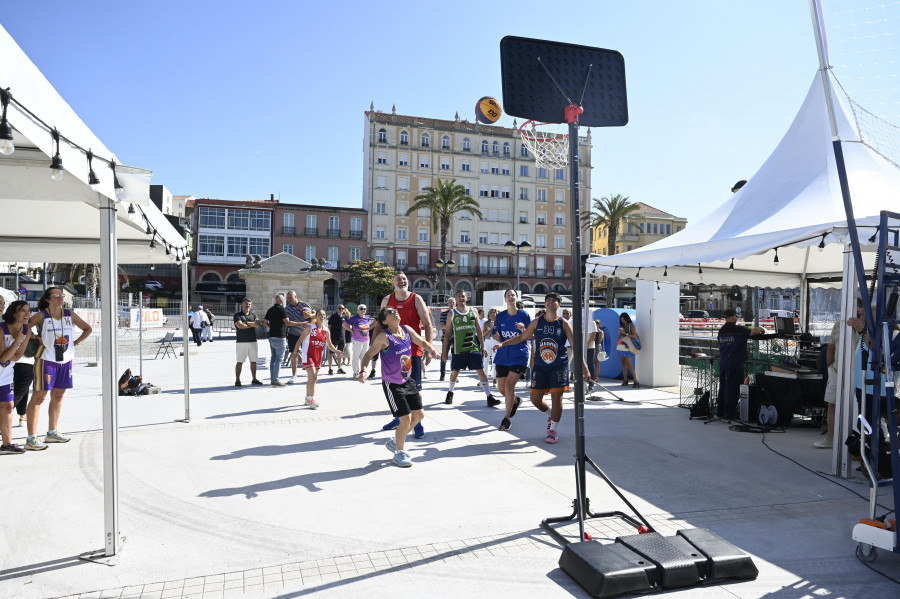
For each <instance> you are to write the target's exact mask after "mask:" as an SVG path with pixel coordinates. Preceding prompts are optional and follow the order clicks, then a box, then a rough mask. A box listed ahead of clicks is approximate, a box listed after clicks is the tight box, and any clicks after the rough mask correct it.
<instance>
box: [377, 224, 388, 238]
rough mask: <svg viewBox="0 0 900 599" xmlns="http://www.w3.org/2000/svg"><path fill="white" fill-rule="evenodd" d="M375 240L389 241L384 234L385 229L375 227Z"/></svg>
mask: <svg viewBox="0 0 900 599" xmlns="http://www.w3.org/2000/svg"><path fill="white" fill-rule="evenodd" d="M375 239H387V237H386V236H385V234H384V227H380V226H379V227H375Z"/></svg>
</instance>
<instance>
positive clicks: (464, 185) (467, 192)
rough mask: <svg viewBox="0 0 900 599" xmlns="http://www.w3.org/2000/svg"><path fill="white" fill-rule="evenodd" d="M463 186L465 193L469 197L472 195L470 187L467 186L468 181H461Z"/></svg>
mask: <svg viewBox="0 0 900 599" xmlns="http://www.w3.org/2000/svg"><path fill="white" fill-rule="evenodd" d="M463 187H465V188H466V195H467V196H469V197H470V198H471V197H472V188H471V187H469V184H468V183H463Z"/></svg>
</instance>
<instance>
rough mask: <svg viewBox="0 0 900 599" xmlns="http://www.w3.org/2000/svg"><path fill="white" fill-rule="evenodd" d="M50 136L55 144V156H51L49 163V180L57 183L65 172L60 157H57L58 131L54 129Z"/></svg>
mask: <svg viewBox="0 0 900 599" xmlns="http://www.w3.org/2000/svg"><path fill="white" fill-rule="evenodd" d="M50 135H51V136H52V137H53V141H55V142H56V154H54V155H53V160H51V161H50V178H51V179H53V180H54V181H59V180H60V179H62V178H63V174H65V172H66V171H64V170H63V165H62V156H60V155H59V131H57V130H56V128H54V129H53V131H51V132H50Z"/></svg>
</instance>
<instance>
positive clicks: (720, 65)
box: [0, 0, 818, 220]
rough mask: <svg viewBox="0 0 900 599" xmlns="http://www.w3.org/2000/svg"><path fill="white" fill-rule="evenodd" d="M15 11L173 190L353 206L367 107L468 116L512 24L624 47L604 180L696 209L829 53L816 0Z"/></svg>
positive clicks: (600, 187) (51, 69) (40, 57)
mask: <svg viewBox="0 0 900 599" xmlns="http://www.w3.org/2000/svg"><path fill="white" fill-rule="evenodd" d="M0 24H2V25H3V27H4V28H6V30H7V31H8V32H9V33H10V34H11V35H12V37H13V38H14V39H15V40H16V41H17V42H18V44H19V45H20V46H21V47H22V48H23V49H24V50H25V52H26V53H27V54H28V55H29V57H31V59H32V60H33V61H34V62H35V63H36V64H37V66H38V67H39V68H40V69H41V71H42V72H43V73H44V75H45V76H46V77H47V78H48V79H49V80H50V82H51V83H52V84H53V85H54V86H55V87H56V89H57V90H58V91H59V92H60V94H61V95H62V96H63V98H65V99H66V100H67V101H68V102H69V104H70V105H72V107H73V108H74V109H75V111H76V112H77V113H78V114H79V115H80V116H81V118H82V119H83V120H84V121H85V122H86V123H87V125H88V126H89V127H90V128H91V129H92V130H93V131H94V132H95V133H96V134H97V135H98V136H99V137H100V139H101V140H103V141H104V143H105V144H106V145H107V147H109V148H110V149H112V150H113V151H114V152H115V153H116V154H117V155H118V157H119V159H120V161H121V162H123V163H125V164H128V165H132V166H139V167H142V168H146V169H150V170H152V171H154V177H153V182H154V183H158V184H163V185H165V186H166V187H168V188H169V189H170V190H171V191H172V193H174V194H177V195H194V196H197V197H218V198H223V199H232V200H262V199H268V197H269V194H272V193H274V194H276V197H280V198H281V200H282V201H284V202H292V203H312V204H324V205H339V206H357V207H358V206H360V203H361V185H362V178H363V173H362V156H363V148H362V137H363V124H364V117H363V111H365V110H367V109H368V108H369V105H370V103H372V102H374V104H375V107H376V109H380V110H383V111H390V110H391V107H392V105H396V107H397V111H398V112H399V113H403V114H415V115H420V116H427V117H435V118H447V119H452V118H453V116H454V114H455V113H456V112H457V111H458V112H459V114H460V116H461V117H462V118H466V117H468V118H470V119H471V118H472V117H471V115H472V112H473V107H474V103H475V101H476V100H477V99H478V98H479V97H481V96H484V95H494V96H497V97H501V74H500V58H499V42H500V39H501V38H502V37H503V36H505V35H518V36H524V37H536V38H541V39H549V40H554V41H565V42H570V43H575V44H583V45H588V46H599V47H603V48H609V49H613V50H617V51H619V52H621V53H622V54H623V55H624V57H625V68H626V79H627V86H628V101H629V117H630V122H629V124H628V125H627V126H625V127H621V128H604V129H594V130H593V131H592V135H593V141H594V153H593V167H594V171H593V191H592V196H593V197H600V196H603V195H608V194H617V193H620V194H623V195H627V196H630V197H631V199H632V200H633V201H642V202H646V203H648V204H651V205H653V206H656V207H657V208H660V209H662V210H665V211H667V212H670V213H673V214H675V215H678V216H684V217H687V218H688V219H690V220H697V219H699V218H700V217H702V216H704V215H705V214H707V213H708V212H709V211H711V210H712V209H713V208H714V207H715V206H716V205H718V204H719V203H720V202H722V201H724V200H725V199H727V197H728V196H729V195H730V191H729V190H730V188H731V186H732V184H734V183H735V182H736V181H737V180H739V179H742V178H749V177H750V176H751V175H752V174H753V173H754V171H755V170H756V169H757V168H758V167H759V166H760V165H761V164H762V162H763V161H764V160H765V158H766V157H767V156H768V154H769V153H770V152H771V150H772V149H774V147H775V146H776V145H777V143H778V141H779V140H780V139H781V136H782V135H783V133H784V132H785V131H786V129H787V127H788V126H789V124H790V122H791V120H792V119H793V117H794V115H795V113H796V111H797V109H798V108H799V106H800V104H801V102H802V101H803V98H804V96H805V94H806V92H807V90H808V88H809V85H810V83H811V82H812V80H813V77H814V75H815V73H816V69H817V67H818V59H817V55H816V48H815V41H814V38H813V33H812V24H811V21H810V16H809V7H808V4H807V2H806V1H805V0H754V1H753V2H727V1H721V0H707V1H698V0H693V1H692V0H687V1H682V2H669V1H665V0H644V1H641V0H633V1H628V2H622V1H621V0H618V1H615V2H613V1H607V0H592V1H582V2H573V1H566V0H560V1H558V2H554V3H548V2H546V1H544V2H535V1H531V0H524V1H519V2H515V3H487V2H471V1H469V0H459V1H456V2H421V1H419V2H407V1H397V2H390V1H386V2H381V3H378V2H359V1H354V2H334V3H327V2H324V3H318V2H316V3H313V2H300V1H297V2H288V1H280V2H277V1H272V0H261V1H257V2H254V3H245V2H234V1H231V0H227V1H221V0H220V1H218V2H210V1H207V0H198V1H185V0H179V1H177V2H176V1H170V0H156V1H154V2H147V3H144V2H141V3H132V2H106V1H92V2H77V3H76V2H68V1H63V0H49V1H45V2H40V3H37V2H7V3H4V7H3V11H2V13H0ZM0 85H2V82H0ZM12 91H13V93H14V94H15V90H12ZM501 99H502V98H501ZM512 120H513V119H512V117H509V116H507V115H504V117H503V118H502V119H501V121H500V124H503V125H507V126H511V125H512ZM519 122H520V123H521V119H520V120H519ZM63 133H64V132H63Z"/></svg>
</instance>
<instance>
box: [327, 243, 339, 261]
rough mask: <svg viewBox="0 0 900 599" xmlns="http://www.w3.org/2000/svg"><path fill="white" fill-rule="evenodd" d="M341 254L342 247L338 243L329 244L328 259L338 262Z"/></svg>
mask: <svg viewBox="0 0 900 599" xmlns="http://www.w3.org/2000/svg"><path fill="white" fill-rule="evenodd" d="M339 256H340V248H339V247H338V246H336V245H329V246H328V261H329V262H335V263H337V261H338V260H340V258H339Z"/></svg>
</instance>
